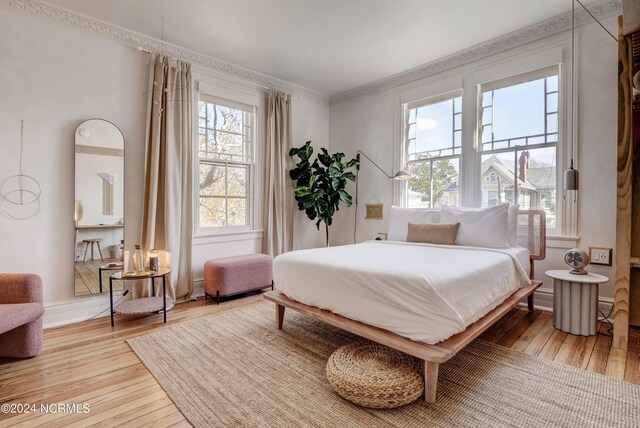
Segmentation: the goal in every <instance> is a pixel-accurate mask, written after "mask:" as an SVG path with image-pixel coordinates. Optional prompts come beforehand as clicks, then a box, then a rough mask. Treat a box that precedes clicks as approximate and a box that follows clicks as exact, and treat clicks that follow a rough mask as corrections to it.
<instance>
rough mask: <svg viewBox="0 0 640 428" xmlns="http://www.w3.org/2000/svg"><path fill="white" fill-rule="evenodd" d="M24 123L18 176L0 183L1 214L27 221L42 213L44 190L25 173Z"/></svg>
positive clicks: (21, 132) (21, 129) (21, 133)
mask: <svg viewBox="0 0 640 428" xmlns="http://www.w3.org/2000/svg"><path fill="white" fill-rule="evenodd" d="M23 137H24V121H23V120H21V121H20V166H19V169H18V174H16V175H10V176H8V177H5V178H4V179H3V180H2V181H0V212H2V214H3V215H5V216H6V217H9V218H12V219H14V220H26V219H29V218H31V217H34V216H35V215H36V214H38V213H39V212H40V208H41V204H40V195H41V194H42V188H41V187H40V183H39V182H38V180H36V179H35V178H33V177H32V176H30V175H26V174H25V173H24V138H23Z"/></svg>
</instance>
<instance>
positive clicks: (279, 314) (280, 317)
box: [276, 303, 284, 330]
mask: <svg viewBox="0 0 640 428" xmlns="http://www.w3.org/2000/svg"><path fill="white" fill-rule="evenodd" d="M283 321H284V306H282V305H279V304H277V303H276V328H277V329H278V330H282V322H283Z"/></svg>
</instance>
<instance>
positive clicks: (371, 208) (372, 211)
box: [365, 204, 384, 220]
mask: <svg viewBox="0 0 640 428" xmlns="http://www.w3.org/2000/svg"><path fill="white" fill-rule="evenodd" d="M383 207H384V205H383V204H367V216H366V217H365V218H367V219H374V220H381V219H382V208H383Z"/></svg>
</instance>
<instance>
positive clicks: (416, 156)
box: [405, 94, 462, 207]
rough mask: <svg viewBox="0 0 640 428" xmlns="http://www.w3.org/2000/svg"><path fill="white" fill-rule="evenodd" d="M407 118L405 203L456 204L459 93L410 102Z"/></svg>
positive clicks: (460, 118) (426, 205) (431, 205)
mask: <svg viewBox="0 0 640 428" xmlns="http://www.w3.org/2000/svg"><path fill="white" fill-rule="evenodd" d="M406 120H407V121H406V127H405V129H406V141H407V153H406V154H405V159H406V161H407V169H408V170H409V172H411V174H413V178H412V179H411V180H410V181H409V188H408V192H407V197H406V200H407V206H409V207H438V206H441V205H458V200H459V186H458V170H459V167H460V162H459V158H460V150H461V144H462V138H461V136H462V96H460V95H458V94H455V95H453V96H445V98H444V99H442V98H440V99H435V100H434V99H432V100H429V101H427V102H424V103H417V104H413V105H412V104H410V105H409V106H408V109H407V112H406Z"/></svg>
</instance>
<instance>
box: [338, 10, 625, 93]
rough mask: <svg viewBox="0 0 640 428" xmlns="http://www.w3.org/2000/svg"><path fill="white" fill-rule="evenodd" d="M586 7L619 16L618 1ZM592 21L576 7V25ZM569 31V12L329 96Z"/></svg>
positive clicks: (393, 83) (381, 86)
mask: <svg viewBox="0 0 640 428" xmlns="http://www.w3.org/2000/svg"><path fill="white" fill-rule="evenodd" d="M587 7H588V8H589V10H590V11H591V13H593V14H594V15H595V16H596V17H597V18H598V19H604V18H607V17H610V16H614V15H615V16H617V15H620V14H621V13H622V5H621V3H620V0H600V1H598V2H595V3H592V4H589V5H587ZM591 22H593V18H591V17H590V16H589V15H588V14H587V12H586V11H585V10H584V9H582V8H576V26H581V25H585V24H589V23H591ZM570 29H571V12H567V13H565V14H563V15H558V16H556V17H555V18H551V19H548V20H546V21H542V22H540V23H538V24H534V25H531V26H529V27H526V28H523V29H521V30H517V31H514V32H512V33H509V34H507V35H505V36H501V37H497V38H495V39H492V40H489V41H487V42H484V43H480V44H477V45H475V46H472V47H470V48H468V49H464V50H461V51H458V52H456V53H454V54H451V55H448V56H445V57H443V58H440V59H437V60H435V61H432V62H430V63H427V64H424V65H421V66H418V67H416V68H413V69H411V70H407V71H404V72H401V73H398V74H395V75H393V76H390V77H386V78H384V79H380V80H376V81H374V82H371V83H368V84H366V85H362V86H359V87H357V88H354V89H350V90H348V91H344V92H341V93H339V94H336V95H333V96H331V98H330V100H331V103H332V104H333V103H336V102H339V101H343V100H348V99H351V98H356V97H359V96H362V95H368V94H373V93H377V92H381V91H384V90H386V89H391V88H394V87H397V86H401V85H404V84H407V83H411V82H414V81H416V80H420V79H423V78H425V77H429V76H433V75H435V74H438V73H441V72H443V71H447V70H451V69H453V68H456V67H459V66H462V65H465V64H469V63H472V62H474V61H478V60H481V59H484V58H487V57H489V56H492V55H495V54H498V53H501V52H505V51H508V50H510V49H514V48H517V47H520V46H524V45H526V44H528V43H531V42H535V41H537V40H541V39H544V38H547V37H550V36H554V35H556V34H560V33H563V32H565V31H569V30H570Z"/></svg>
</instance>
